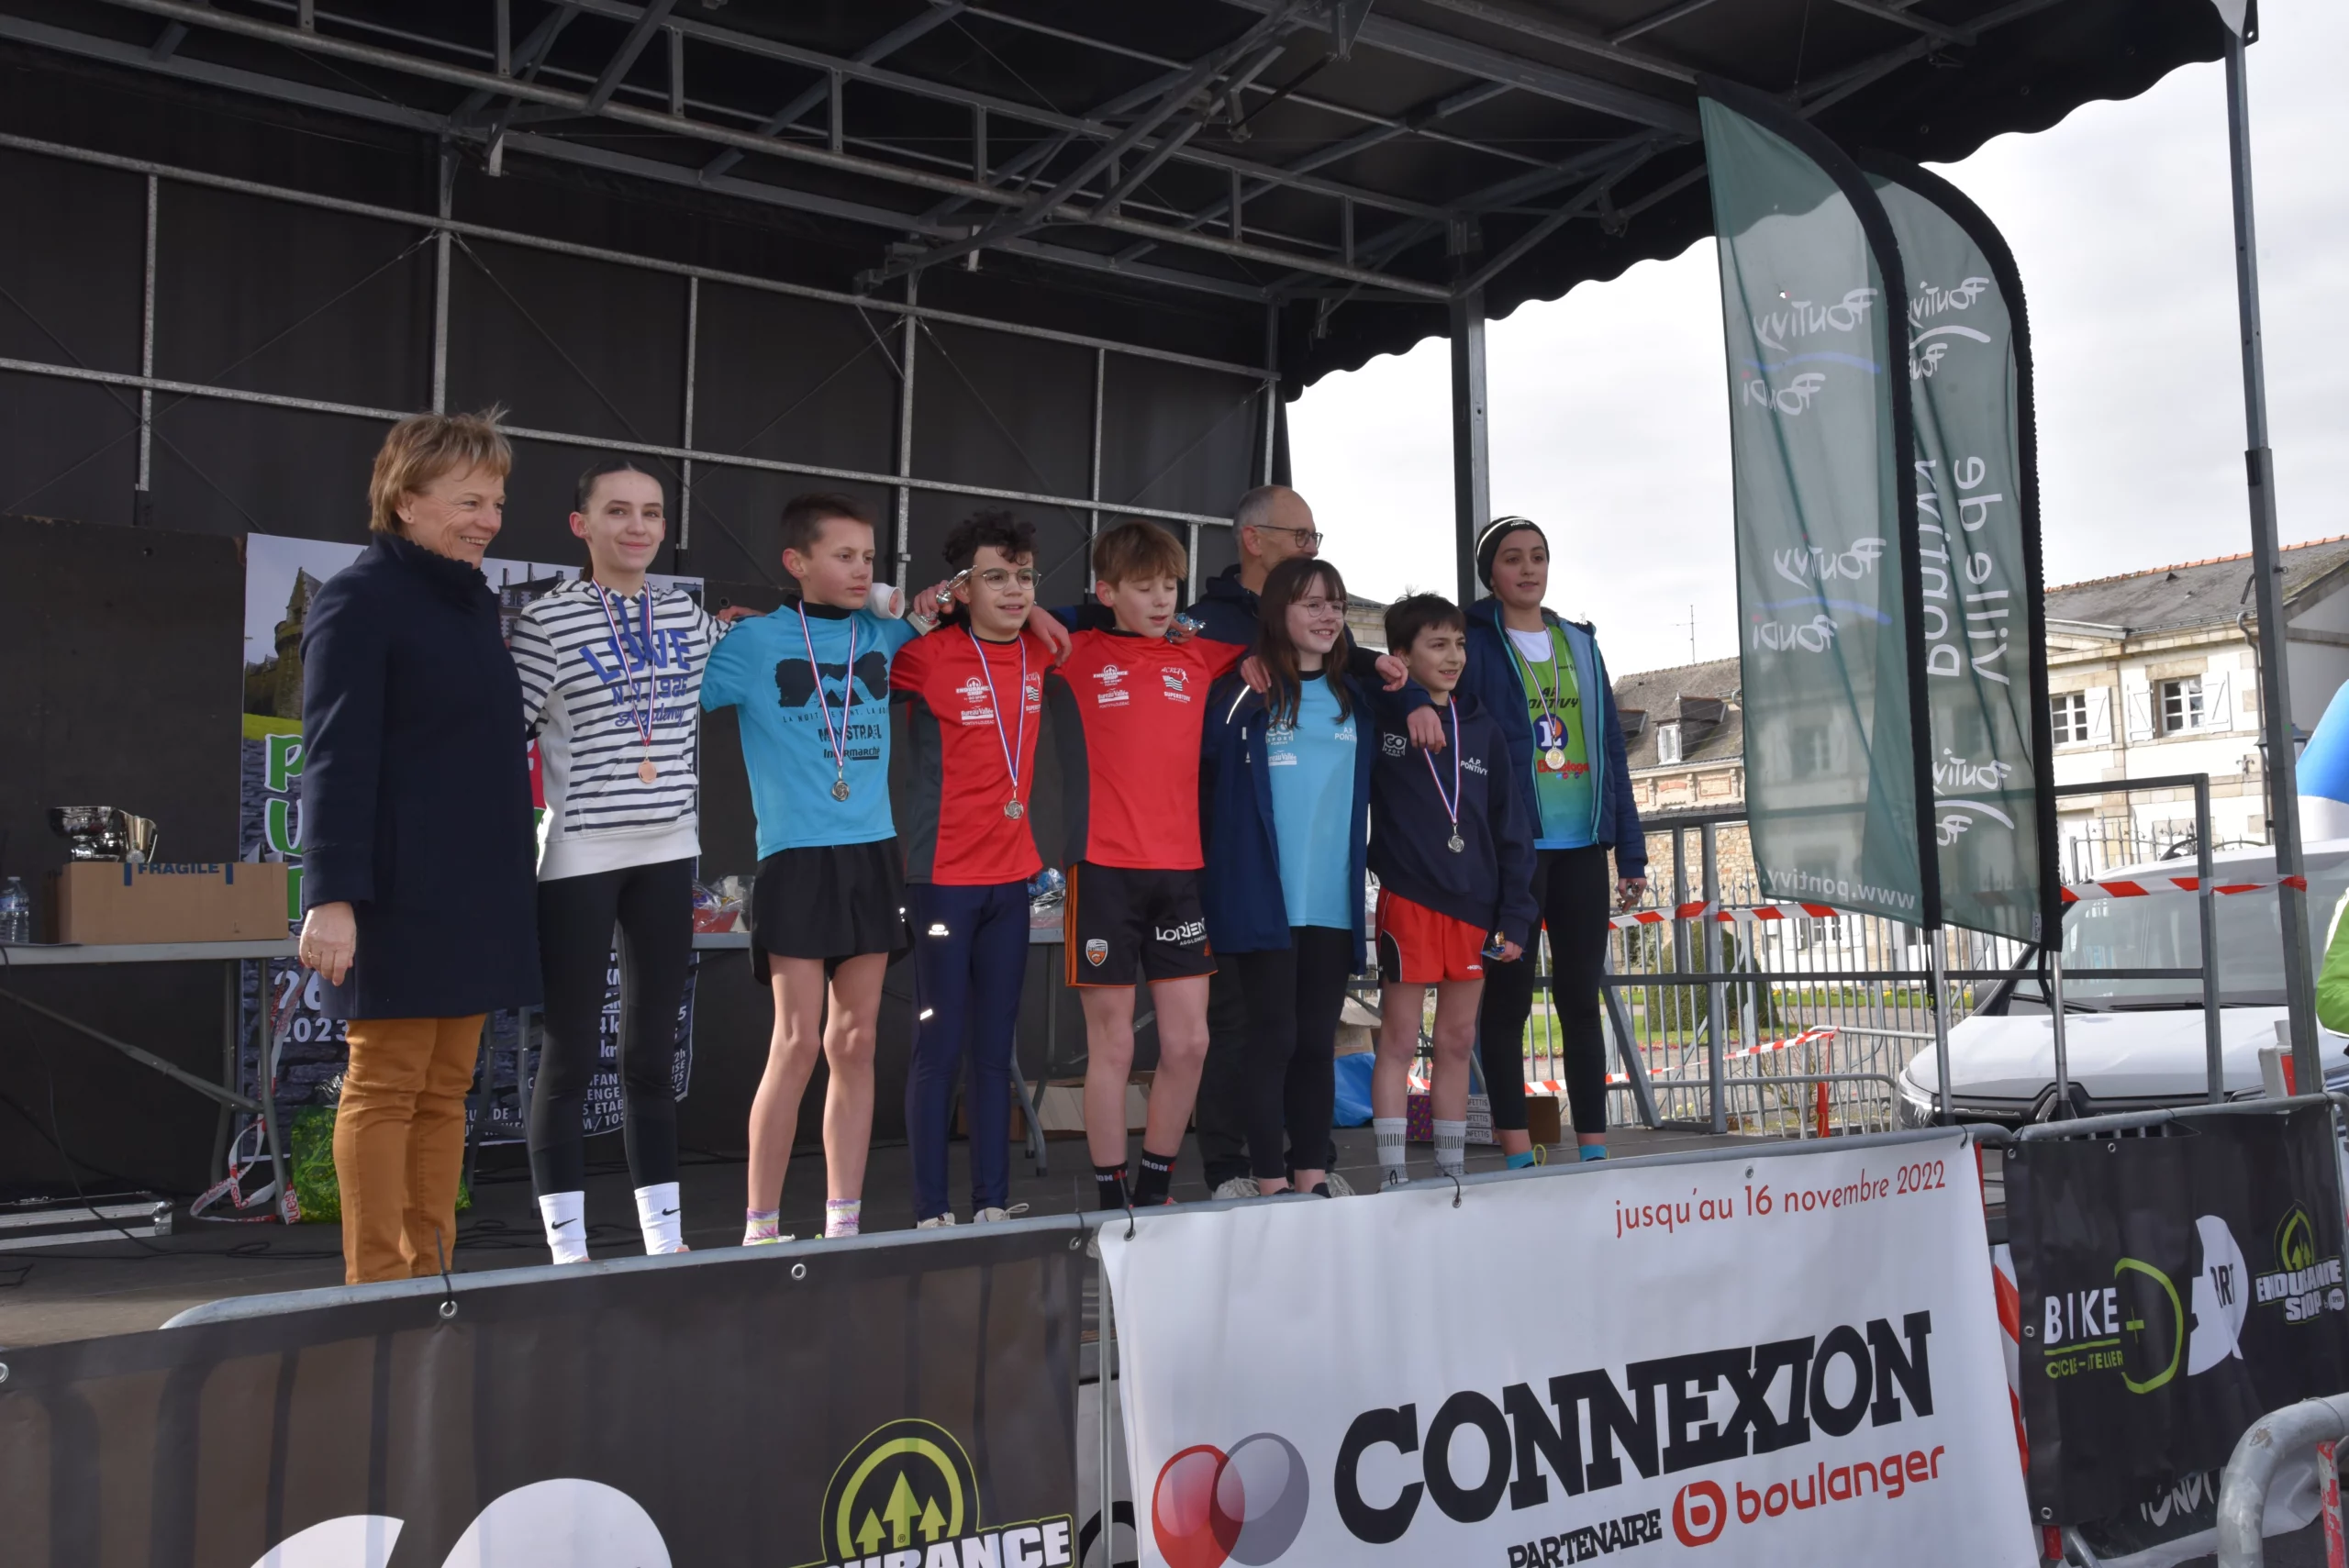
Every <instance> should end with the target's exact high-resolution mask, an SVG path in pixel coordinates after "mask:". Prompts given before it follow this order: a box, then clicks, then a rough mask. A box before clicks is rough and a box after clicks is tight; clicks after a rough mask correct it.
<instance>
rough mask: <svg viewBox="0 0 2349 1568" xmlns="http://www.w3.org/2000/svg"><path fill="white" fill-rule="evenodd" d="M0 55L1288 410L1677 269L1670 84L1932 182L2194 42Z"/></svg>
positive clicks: (1237, 19)
mask: <svg viewBox="0 0 2349 1568" xmlns="http://www.w3.org/2000/svg"><path fill="white" fill-rule="evenodd" d="M0 38H6V39H15V40H17V42H19V43H21V44H29V45H32V46H34V47H35V49H36V50H39V51H40V57H41V58H42V59H43V60H44V62H45V63H49V64H53V63H54V62H56V61H58V60H59V59H60V57H67V58H72V59H73V60H77V61H103V62H106V63H108V64H110V65H112V66H114V67H119V68H128V70H130V71H133V72H153V73H160V74H162V75H166V76H170V77H174V78H178V79H180V80H183V81H185V82H190V83H201V84H204V85H206V86H208V87H210V88H214V89H219V90H224V91H225V92H227V93H228V94H231V95H251V96H255V97H258V98H263V99H270V100H275V101H276V102H277V103H278V104H280V105H289V106H296V107H297V108H299V109H302V110H308V111H317V112H321V113H323V114H326V115H339V116H348V117H355V118H357V119H360V120H364V121H369V122H373V123H375V124H377V125H384V126H391V127H397V128H405V129H408V130H414V131H421V132H426V133H429V134H432V135H435V136H438V137H440V139H442V140H443V142H444V143H445V145H446V146H448V147H449V148H450V149H451V150H452V152H453V153H454V154H455V155H456V156H457V157H460V158H462V159H465V160H469V161H473V163H475V164H477V165H482V166H484V167H486V168H489V169H492V170H495V171H498V172H523V170H524V169H526V168H529V167H530V166H532V165H534V164H535V165H536V166H537V167H538V168H539V169H540V170H542V171H544V172H554V171H551V170H547V169H546V165H549V164H551V165H561V166H565V167H567V168H568V169H570V170H572V171H574V172H584V173H586V174H589V175H592V176H593V177H595V178H596V179H597V180H598V181H599V182H601V183H607V184H608V183H621V184H628V183H642V184H645V185H648V186H649V185H658V186H667V187H673V188H674V187H685V188H689V189H691V190H692V191H695V192H697V193H700V196H699V197H698V198H697V199H700V200H706V201H714V202H717V203H719V204H721V205H727V206H736V207H738V208H740V212H741V214H742V215H746V216H750V217H753V218H755V219H757V220H758V221H763V222H767V223H772V224H774V225H777V226H779V227H784V228H798V229H801V230H803V231H806V232H808V233H809V234H810V237H811V238H816V237H818V236H820V239H821V240H822V241H823V243H822V244H821V245H820V246H819V247H817V248H815V249H817V250H820V251H821V254H822V261H821V266H822V267H823V268H824V269H826V270H829V272H835V273H837V274H839V275H834V276H827V277H823V278H810V279H807V280H805V281H807V282H812V283H820V284H824V285H825V286H828V287H831V288H842V289H854V290H856V291H858V292H861V293H862V292H872V293H874V294H877V295H882V296H884V297H890V298H898V297H902V291H903V290H904V288H905V287H906V286H907V284H906V280H907V278H908V276H909V275H911V274H914V273H922V274H924V275H926V276H933V277H935V276H938V274H939V273H941V272H949V273H950V275H951V272H952V271H960V270H963V269H967V268H971V267H974V266H975V267H977V268H980V269H984V270H985V272H989V273H991V274H996V279H997V280H998V281H1003V274H1010V277H1011V279H1013V280H1017V281H1018V282H1019V284H1020V285H1021V289H1020V292H1022V293H1026V292H1028V291H1030V290H1036V289H1041V290H1043V291H1048V292H1055V293H1066V294H1069V295H1073V296H1075V297H1074V298H1073V299H1072V300H1071V301H1069V303H1070V304H1072V305H1074V306H1075V308H1076V309H1077V310H1079V311H1080V312H1082V311H1083V310H1084V309H1085V306H1084V305H1083V304H1082V300H1083V299H1084V298H1085V297H1087V296H1089V297H1090V298H1091V299H1092V300H1094V301H1096V302H1097V303H1098V304H1100V305H1102V306H1108V307H1110V308H1112V309H1114V310H1117V311H1119V312H1121V313H1131V312H1133V311H1134V310H1135V309H1136V308H1137V307H1140V308H1141V309H1143V310H1145V311H1146V310H1148V309H1149V308H1151V307H1152V305H1153V304H1157V305H1161V306H1174V305H1176V304H1177V303H1178V302H1179V306H1180V312H1179V313H1180V314H1182V315H1186V316H1196V315H1197V313H1199V312H1200V311H1201V310H1202V309H1204V310H1206V311H1207V312H1208V313H1210V314H1217V315H1220V314H1223V313H1225V312H1230V313H1235V314H1239V315H1244V316H1245V317H1264V318H1266V319H1267V320H1268V321H1269V322H1270V323H1272V324H1273V329H1274V330H1275V331H1276V332H1277V334H1278V343H1277V353H1278V357H1277V362H1278V364H1279V366H1280V369H1281V371H1282V377H1283V382H1284V384H1285V389H1286V391H1288V393H1289V395H1295V391H1296V389H1297V388H1298V387H1300V386H1301V385H1303V384H1306V383H1308V382H1310V381H1311V380H1312V379H1313V378H1314V377H1315V376H1318V375H1319V374H1322V373H1326V372H1329V371H1331V370H1341V369H1348V368H1351V367H1353V366H1357V365H1359V364H1361V363H1363V362H1364V361H1366V360H1367V359H1369V358H1370V357H1371V356H1373V355H1375V354H1378V353H1384V352H1393V351H1399V350H1405V349H1408V347H1410V346H1411V345H1412V344H1413V343H1414V342H1416V341H1418V340H1419V339H1421V338H1424V337H1426V336H1429V335H1431V334H1435V333H1441V332H1442V331H1444V330H1445V329H1446V323H1447V308H1446V307H1447V306H1448V305H1450V304H1451V302H1453V300H1454V299H1455V298H1459V297H1463V296H1465V295H1469V294H1471V293H1472V292H1473V291H1476V290H1481V291H1482V293H1483V302H1484V307H1485V311H1486V314H1488V315H1492V316H1501V315H1506V314H1507V313H1508V311H1510V310H1511V309H1513V308H1514V307H1515V306H1518V305H1519V304H1520V303H1522V302H1524V301H1526V300H1529V299H1551V298H1555V297H1557V296H1558V295H1563V294H1564V293H1565V292H1566V290H1568V289H1570V288H1572V287H1573V286H1574V285H1575V284H1578V283H1581V282H1583V281H1585V280H1586V279H1593V278H1608V277H1612V276H1615V275H1616V274H1618V273H1620V272H1622V271H1623V270H1624V269H1625V268H1626V267H1628V266H1630V265H1631V263H1632V262H1634V261H1642V260H1645V259H1648V258H1653V257H1663V256H1669V255H1673V254H1676V253H1677V252H1679V251H1680V250H1684V249H1685V248H1687V246H1688V245H1689V244H1690V243H1691V242H1692V241H1694V240H1696V239H1700V238H1701V237H1703V236H1704V235H1705V234H1706V233H1708V232H1709V229H1710V227H1711V215H1710V209H1709V203H1708V200H1707V195H1706V191H1705V188H1704V181H1703V153H1702V149H1701V147H1700V145H1699V144H1698V140H1697V135H1698V132H1697V119H1696V109H1695V106H1696V101H1697V95H1698V89H1697V81H1698V76H1699V74H1700V73H1703V72H1714V73H1718V74H1720V75H1722V76H1725V77H1729V78H1732V79H1734V80H1736V81H1739V82H1742V83H1745V84H1747V85H1749V86H1752V87H1754V88H1757V89H1760V90H1762V91H1765V92H1768V93H1772V94H1776V95H1780V96H1782V97H1783V98H1784V99H1785V100H1786V101H1787V103H1788V104H1790V105H1792V106H1795V107H1797V109H1798V112H1800V113H1801V114H1803V115H1805V116H1807V117H1811V118H1812V119H1814V120H1815V121H1816V122H1817V123H1818V124H1819V125H1820V127H1821V128H1824V129H1825V130H1827V131H1828V132H1829V134H1831V135H1832V136H1833V137H1835V138H1836V139H1839V140H1841V141H1842V142H1843V143H1844V144H1846V145H1847V146H1853V147H1862V146H1873V147H1876V148H1880V149H1883V150H1887V151H1890V152H1894V153H1898V154H1901V155H1903V156H1906V157H1909V158H1911V159H1916V160H1919V161H1950V160H1954V159H1958V158H1962V157H1964V156H1965V155H1966V154H1967V153H1969V152H1971V151H1973V150H1975V149H1976V148H1977V147H1979V146H1980V145H1981V144H1982V143H1983V142H1984V141H1985V140H1987V139H1989V138H1990V137H1993V136H1996V135H1998V134H2000V133H2002V132H2006V131H2019V130H2020V131H2030V130H2038V129H2043V128H2046V127H2048V126H2051V125H2054V123H2055V122H2056V121H2058V120H2060V119H2062V118H2063V117H2065V115H2066V114H2068V113H2070V112H2071V111H2072V110H2073V109H2074V108H2075V107H2076V106H2079V105H2080V104H2082V103H2084V102H2087V101H2089V100H2092V99H2099V98H2119V97H2127V96H2130V95H2133V94H2136V93H2139V92H2142V91H2143V90H2144V89H2145V88H2146V87H2148V86H2150V85H2151V84H2152V83H2154V82H2155V81H2156V80H2158V79H2159V78H2160V77H2161V76H2162V75H2164V74H2165V72H2169V71H2171V70H2173V69H2175V68H2176V66H2178V65H2181V64H2183V63H2185V62H2187V61H2199V60H2211V59H2215V58H2217V57H2218V56H2219V54H2220V53H2221V47H2222V42H2223V39H2224V32H2223V29H2222V24H2221V21H2220V19H2219V17H2218V16H2217V13H2216V11H2215V9H2214V7H2213V6H2211V4H2210V0H1555V3H1551V0H1301V3H1300V0H1155V3H1153V4H1150V5H1102V4H1099V3H1097V0H989V3H986V4H969V3H965V0H943V3H938V0H826V3H818V0H796V3H793V4H788V5H776V4H763V3H759V0H730V3H729V0H653V3H652V4H651V5H640V4H637V3H635V0H577V3H575V4H549V3H547V0H217V4H212V5H195V4H185V3H183V0H0ZM20 58H21V57H20ZM2213 134H2214V135H2215V134H2216V131H2215V129H2214V131H2213ZM939 281H940V282H941V284H947V288H946V289H943V290H935V291H934V293H946V292H950V291H951V290H952V286H953V285H952V284H948V283H947V279H946V278H940V280H939ZM928 297H932V295H925V298H928ZM1268 347H1271V345H1268Z"/></svg>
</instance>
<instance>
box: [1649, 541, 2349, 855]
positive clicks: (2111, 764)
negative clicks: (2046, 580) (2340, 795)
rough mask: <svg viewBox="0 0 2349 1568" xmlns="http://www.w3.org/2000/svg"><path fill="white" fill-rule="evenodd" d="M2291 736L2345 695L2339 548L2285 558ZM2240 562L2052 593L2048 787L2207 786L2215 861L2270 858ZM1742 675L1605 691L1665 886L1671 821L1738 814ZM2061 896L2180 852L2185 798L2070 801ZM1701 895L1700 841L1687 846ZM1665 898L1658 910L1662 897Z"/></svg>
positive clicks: (1739, 845) (2251, 629)
mask: <svg viewBox="0 0 2349 1568" xmlns="http://www.w3.org/2000/svg"><path fill="white" fill-rule="evenodd" d="M2282 559H2283V570H2284V609H2285V616H2286V618H2287V621H2288V626H2287V629H2286V632H2285V639H2286V647H2287V657H2288V659H2289V661H2290V680H2291V693H2292V720H2293V723H2294V725H2295V726H2296V727H2297V728H2298V729H2299V732H2300V734H2301V735H2302V736H2303V737H2305V736H2306V735H2307V733H2308V732H2309V731H2310V730H2311V729H2313V728H2316V723H2317V720H2318V719H2319V718H2321V717H2323V714H2324V710H2325V707H2326V706H2327V705H2328V704H2330V703H2331V702H2332V695H2333V693H2334V692H2335V691H2337V690H2338V689H2339V688H2340V686H2341V684H2342V683H2343V680H2344V678H2349V592H2343V590H2344V589H2349V536H2343V537H2341V538H2335V539H2318V540H2315V541H2313V542H2311V543H2308V544H2300V545H2293V546H2290V547H2288V548H2287V549H2286V550H2284V551H2283V552H2282ZM2250 590H2251V560H2250V557H2249V556H2247V555H2228V556H2219V557H2216V558H2213V559H2211V560H2207V561H2193V562H2183V563H2181V564H2179V565H2176V566H2157V567H2154V568H2153V569H2151V570H2149V571H2144V572H2130V573H2121V574H2120V575H2117V576H2112V577H2099V578H2095V579H2093V580H2091V581H2088V582H2085V583H2072V584H2065V585H2064V586H2062V587H2057V588H2051V589H2049V590H2048V591H2047V665H2048V680H2047V684H2048V690H2049V696H2048V703H2049V717H2050V719H2051V723H2052V729H2053V733H2054V742H2055V747H2054V759H2053V765H2054V777H2055V782H2056V783H2057V784H2098V783H2116V784H2117V783H2119V782H2121V781H2122V780H2126V779H2143V778H2156V777H2161V776H2164V775H2168V774H2176V773H2209V774H2210V797H2211V801H2210V805H2211V830H2212V831H2211V836H2212V838H2213V840H2214V841H2215V842H2216V844H2217V845H2218V846H2219V847H2221V848H2224V847H2228V846H2234V845H2243V844H2265V843H2266V842H2267V841H2268V830H2267V810H2266V784H2265V782H2264V779H2263V777H2262V773H2261V756H2260V740H2259V673H2258V652H2257V650H2256V648H2255V647H2254V643H2253V639H2254V637H2255V636H2256V634H2257V618H2256V617H2255V616H2254V615H2253V614H2252V613H2251V602H2252V601H2251V591H2250ZM1738 683H1739V673H1738V662H1737V661H1736V660H1734V659H1716V660H1711V661H1709V662H1705V663H1701V664H1683V665H1679V666H1677V667H1675V668H1673V669H1668V670H1647V671H1642V672H1639V673H1635V674H1629V675H1623V676H1620V677H1618V678H1617V680H1616V682H1615V706H1616V708H1617V710H1618V712H1619V713H1620V716H1621V718H1622V724H1623V734H1624V741H1625V744H1626V746H1627V747H1628V748H1629V751H1630V753H1631V789H1632V793H1633V795H1635V796H1636V798H1637V799H1638V802H1639V807H1640V813H1641V816H1642V817H1643V818H1645V819H1647V825H1648V827H1649V828H1651V831H1650V832H1649V834H1648V859H1649V862H1650V866H1651V871H1652V874H1653V875H1654V876H1655V877H1657V878H1659V879H1665V878H1668V877H1669V876H1670V874H1671V867H1672V836H1671V833H1670V832H1669V831H1668V830H1667V831H1655V830H1653V829H1654V828H1657V827H1658V825H1659V824H1660V823H1668V821H1669V819H1670V815H1671V814H1672V813H1674V812H1699V811H1719V810H1732V811H1733V810H1741V809H1742V808H1743V806H1744V804H1745V767H1744V740H1745V722H1744V708H1743V706H1742V704H1741V702H1740V700H1739V691H1738ZM2057 822H2058V834H2059V837H2058V845H2059V849H2060V852H2061V856H2062V865H2063V874H2064V875H2065V878H2066V879H2067V880H2072V879H2078V878H2081V877H2086V876H2089V875H2092V874H2094V873H2098V872H2099V871H2103V870H2105V869H2107V868H2109V867H2111V866H2114V865H2120V864H2126V863H2128V862H2132V861H2143V860H2149V859H2154V858H2157V857H2159V856H2161V855H2162V854H2164V853H2165V852H2167V851H2174V850H2176V849H2178V848H2179V847H2180V846H2182V845H2187V844H2189V843H2190V841H2191V840H2192V837H2193V830H2194V796H2193V792H2192V791H2190V790H2183V789H2180V790H2156V791H2143V792H2139V793H2136V794H2133V795H2132V794H2127V793H2123V792H2121V791H2120V790H2113V791H2110V792H2108V793H2104V794H2099V795H2072V796H2067V797H2065V799H2064V800H2063V802H2062V804H2061V806H2060V809H2059V811H2058V814H2057ZM1718 831H1719V836H1720V861H1721V882H1722V885H1723V887H1724V889H1725V890H1727V891H1729V892H1730V893H1731V895H1735V893H1736V892H1737V890H1738V889H1739V887H1740V885H1741V884H1744V885H1746V886H1751V885H1752V882H1753V851H1752V846H1751V843H1750V841H1749V840H1748V839H1747V837H1746V834H1745V829H1744V828H1743V827H1742V825H1740V826H1734V827H1727V826H1725V827H1723V828H1720V829H1719V830H1718ZM1697 855H1698V851H1697V845H1696V835H1695V834H1694V833H1693V832H1691V833H1690V834H1689V835H1688V847H1687V864H1688V879H1689V887H1690V893H1689V895H1690V896H1691V897H1694V896H1696V884H1697V876H1698V870H1697ZM1668 893H1669V889H1668V888H1660V889H1659V895H1660V896H1662V895H1668Z"/></svg>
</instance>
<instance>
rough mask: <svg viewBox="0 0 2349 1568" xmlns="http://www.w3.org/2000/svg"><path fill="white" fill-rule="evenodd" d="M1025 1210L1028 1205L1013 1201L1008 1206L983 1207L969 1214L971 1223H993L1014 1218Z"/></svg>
mask: <svg viewBox="0 0 2349 1568" xmlns="http://www.w3.org/2000/svg"><path fill="white" fill-rule="evenodd" d="M1027 1212H1028V1206H1027V1205H1026V1204H1024V1203H1015V1204H1013V1205H1012V1206H1011V1207H1009V1208H983V1209H980V1210H978V1211H977V1212H976V1213H974V1214H973V1215H972V1216H971V1223H972V1224H974V1225H994V1224H997V1223H999V1222H1000V1221H1003V1220H1006V1219H1016V1218H1019V1216H1020V1215H1023V1214H1025V1213H1027Z"/></svg>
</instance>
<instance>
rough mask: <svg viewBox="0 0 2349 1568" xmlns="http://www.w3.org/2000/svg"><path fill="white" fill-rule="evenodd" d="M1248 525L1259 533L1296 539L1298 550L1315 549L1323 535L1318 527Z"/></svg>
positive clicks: (1267, 524)
mask: <svg viewBox="0 0 2349 1568" xmlns="http://www.w3.org/2000/svg"><path fill="white" fill-rule="evenodd" d="M1248 526H1249V527H1250V528H1254V529H1255V530H1256V531H1257V532H1258V533H1260V534H1286V535H1288V537H1289V538H1291V539H1295V540H1296V541H1297V549H1299V550H1314V549H1317V548H1319V545H1320V543H1321V540H1322V539H1323V538H1324V537H1325V536H1324V535H1323V534H1322V533H1321V531H1320V530H1319V528H1275V527H1274V526H1273V525H1271V524H1270V523H1251V524H1249V525H1248Z"/></svg>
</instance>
